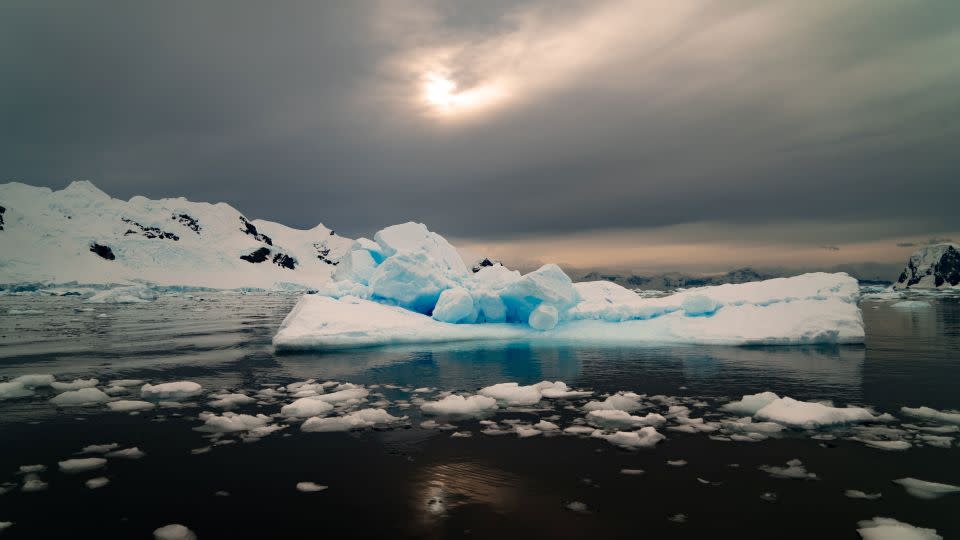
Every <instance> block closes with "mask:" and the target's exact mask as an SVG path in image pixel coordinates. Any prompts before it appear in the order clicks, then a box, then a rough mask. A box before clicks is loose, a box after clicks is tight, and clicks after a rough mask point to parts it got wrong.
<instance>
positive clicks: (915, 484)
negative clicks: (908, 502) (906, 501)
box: [893, 478, 960, 499]
mask: <svg viewBox="0 0 960 540" xmlns="http://www.w3.org/2000/svg"><path fill="white" fill-rule="evenodd" d="M893 483H894V484H900V485H901V486H903V488H904V489H906V490H907V493H909V494H910V495H913V496H914V497H916V498H918V499H939V498H940V497H943V496H944V495H949V494H951V493H957V492H960V486H953V485H950V484H940V483H938V482H928V481H926V480H918V479H916V478H900V479H897V480H894V481H893Z"/></svg>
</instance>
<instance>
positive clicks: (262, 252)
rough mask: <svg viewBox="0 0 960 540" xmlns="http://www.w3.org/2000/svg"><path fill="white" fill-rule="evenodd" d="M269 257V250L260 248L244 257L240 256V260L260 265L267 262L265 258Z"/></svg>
mask: <svg viewBox="0 0 960 540" xmlns="http://www.w3.org/2000/svg"><path fill="white" fill-rule="evenodd" d="M269 256H270V250H269V249H267V248H260V249H258V250H256V251H254V252H253V253H248V254H246V255H241V256H240V258H241V259H243V260H245V261H247V262H252V263H262V262H263V261H265V260H267V257H269Z"/></svg>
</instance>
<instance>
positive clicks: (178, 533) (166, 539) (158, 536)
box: [153, 523, 197, 540]
mask: <svg viewBox="0 0 960 540" xmlns="http://www.w3.org/2000/svg"><path fill="white" fill-rule="evenodd" d="M153 538H154V540H197V535H196V534H194V532H193V531H191V530H190V529H188V528H186V527H184V526H183V525H180V524H179V523H171V524H170V525H164V526H163V527H160V528H159V529H156V530H154V531H153Z"/></svg>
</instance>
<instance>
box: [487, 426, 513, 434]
mask: <svg viewBox="0 0 960 540" xmlns="http://www.w3.org/2000/svg"><path fill="white" fill-rule="evenodd" d="M480 433H482V434H484V435H492V436H497V435H509V434H511V433H513V429H512V428H511V429H500V427H499V426H496V425H494V426H490V427H487V428H484V429H481V430H480Z"/></svg>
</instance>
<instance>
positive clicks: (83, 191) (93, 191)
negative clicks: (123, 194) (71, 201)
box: [63, 180, 110, 199]
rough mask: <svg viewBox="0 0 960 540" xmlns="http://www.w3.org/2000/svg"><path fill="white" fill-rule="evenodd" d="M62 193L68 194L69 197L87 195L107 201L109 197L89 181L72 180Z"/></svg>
mask: <svg viewBox="0 0 960 540" xmlns="http://www.w3.org/2000/svg"><path fill="white" fill-rule="evenodd" d="M63 192H64V193H69V194H70V195H87V196H90V197H96V198H98V199H109V198H110V196H109V195H107V194H106V193H104V192H103V190H101V189H100V188H98V187H97V186H95V185H93V182H91V181H89V180H74V181H73V182H70V184H69V185H68V186H67V187H65V188H64V189H63Z"/></svg>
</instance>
